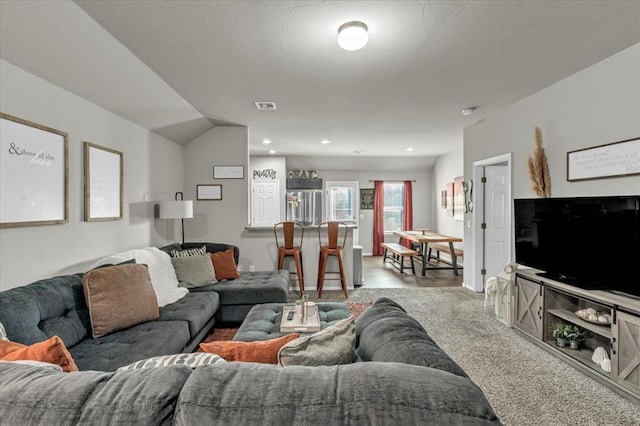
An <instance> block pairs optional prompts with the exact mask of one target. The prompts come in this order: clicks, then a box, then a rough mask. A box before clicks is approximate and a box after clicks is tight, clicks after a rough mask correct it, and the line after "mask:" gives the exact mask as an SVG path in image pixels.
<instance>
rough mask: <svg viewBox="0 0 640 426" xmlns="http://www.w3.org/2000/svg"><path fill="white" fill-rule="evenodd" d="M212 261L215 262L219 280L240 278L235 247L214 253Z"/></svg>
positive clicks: (214, 265) (214, 267) (214, 266)
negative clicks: (234, 253)
mask: <svg viewBox="0 0 640 426" xmlns="http://www.w3.org/2000/svg"><path fill="white" fill-rule="evenodd" d="M211 261H212V262H213V269H215V270H216V279H217V280H218V281H220V280H235V279H237V278H240V274H239V273H238V268H237V267H236V261H235V259H234V258H233V247H230V248H228V249H227V250H225V251H219V252H217V253H212V254H211Z"/></svg>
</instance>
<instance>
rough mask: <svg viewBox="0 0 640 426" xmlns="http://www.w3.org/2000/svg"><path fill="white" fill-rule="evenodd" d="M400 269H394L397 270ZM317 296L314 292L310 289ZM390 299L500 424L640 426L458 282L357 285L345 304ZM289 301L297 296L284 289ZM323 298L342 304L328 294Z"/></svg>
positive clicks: (629, 411)
mask: <svg viewBox="0 0 640 426" xmlns="http://www.w3.org/2000/svg"><path fill="white" fill-rule="evenodd" d="M396 273H397V271H396ZM310 297H311V298H313V299H314V300H317V298H316V297H314V292H310ZM379 297H389V298H391V299H393V300H395V301H396V302H398V303H400V304H401V305H402V306H403V307H404V308H405V309H406V310H407V312H408V313H409V314H410V315H412V316H413V317H414V318H416V319H417V320H418V321H419V322H420V323H421V324H422V325H423V326H424V327H425V329H426V330H427V331H428V332H429V334H430V335H431V337H432V338H433V339H434V340H435V341H436V342H437V343H438V344H439V345H440V346H441V347H442V349H444V350H445V351H446V352H447V353H448V354H449V355H450V356H451V357H452V358H453V359H454V360H455V361H456V362H457V363H458V364H460V366H461V367H462V368H464V369H465V371H466V372H467V374H469V376H470V377H471V378H472V379H473V381H474V382H475V383H476V384H477V385H478V386H479V387H480V388H481V389H482V390H483V392H484V393H485V395H486V396H487V399H488V400H489V402H490V403H491V406H492V407H493V408H494V410H495V411H496V413H497V415H498V417H499V418H500V419H501V421H502V422H503V423H504V424H505V425H517V426H524V425H599V426H601V425H611V426H613V425H639V424H640V406H639V405H637V404H634V403H632V402H630V401H628V400H626V399H624V398H623V397H621V396H620V395H618V394H616V393H615V392H613V391H612V390H610V389H609V388H607V387H605V386H603V385H601V384H600V383H598V382H596V381H595V380H593V379H591V378H589V377H587V376H586V375H584V374H583V373H581V372H579V371H577V370H575V369H574V368H572V367H571V366H569V365H568V364H566V363H564V362H563V361H561V360H559V359H557V358H555V357H554V356H553V355H551V354H549V353H547V352H546V351H544V350H543V349H541V348H539V347H538V346H536V345H535V344H534V343H532V342H530V341H529V340H527V339H526V338H524V337H522V336H520V335H518V334H517V333H516V332H515V331H514V330H512V329H511V328H509V327H507V326H506V325H504V324H503V323H501V322H499V321H498V320H496V318H495V315H494V313H493V310H492V308H485V307H484V296H483V295H482V294H477V293H473V292H470V291H468V290H465V289H463V288H461V287H442V288H402V289H400V288H398V289H367V288H358V289H356V290H353V291H350V292H349V298H348V299H346V301H347V302H373V301H375V300H376V299H377V298H379ZM289 298H290V300H295V299H297V298H299V295H298V294H297V293H294V292H292V293H290V294H289ZM321 300H322V301H326V302H329V301H345V297H344V294H343V293H342V292H340V291H325V292H323V295H322V299H321Z"/></svg>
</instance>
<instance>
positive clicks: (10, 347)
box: [0, 336, 78, 372]
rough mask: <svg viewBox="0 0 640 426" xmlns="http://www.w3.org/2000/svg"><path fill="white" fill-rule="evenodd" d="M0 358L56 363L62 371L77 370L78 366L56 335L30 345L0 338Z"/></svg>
mask: <svg viewBox="0 0 640 426" xmlns="http://www.w3.org/2000/svg"><path fill="white" fill-rule="evenodd" d="M0 359H2V360H3V361H24V360H27V361H40V362H48V363H50V364H57V365H59V366H60V367H62V371H66V372H70V371H78V366H77V365H76V363H75V361H74V360H73V358H72V357H71V354H70V353H69V351H68V350H67V348H66V347H65V346H64V342H63V341H62V339H61V338H59V337H58V336H53V337H52V338H50V339H47V340H45V341H43V342H38V343H34V344H33V345H31V346H27V345H23V344H22V343H18V342H9V341H8V340H0Z"/></svg>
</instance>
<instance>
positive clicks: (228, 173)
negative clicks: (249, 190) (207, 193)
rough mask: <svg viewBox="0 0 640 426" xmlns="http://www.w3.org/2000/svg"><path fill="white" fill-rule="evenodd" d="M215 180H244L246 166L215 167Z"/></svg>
mask: <svg viewBox="0 0 640 426" xmlns="http://www.w3.org/2000/svg"><path fill="white" fill-rule="evenodd" d="M213 178H214V179H244V166H213Z"/></svg>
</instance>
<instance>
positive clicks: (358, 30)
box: [338, 21, 369, 51]
mask: <svg viewBox="0 0 640 426" xmlns="http://www.w3.org/2000/svg"><path fill="white" fill-rule="evenodd" d="M367 30H368V29H367V26H366V25H365V24H364V23H362V22H359V21H351V22H347V23H345V24H342V25H341V26H340V28H338V45H339V46H340V47H342V48H343V49H344V50H349V51H353V50H360V49H362V48H363V47H364V46H365V45H366V44H367V42H368V41H369V33H368V32H367Z"/></svg>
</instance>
